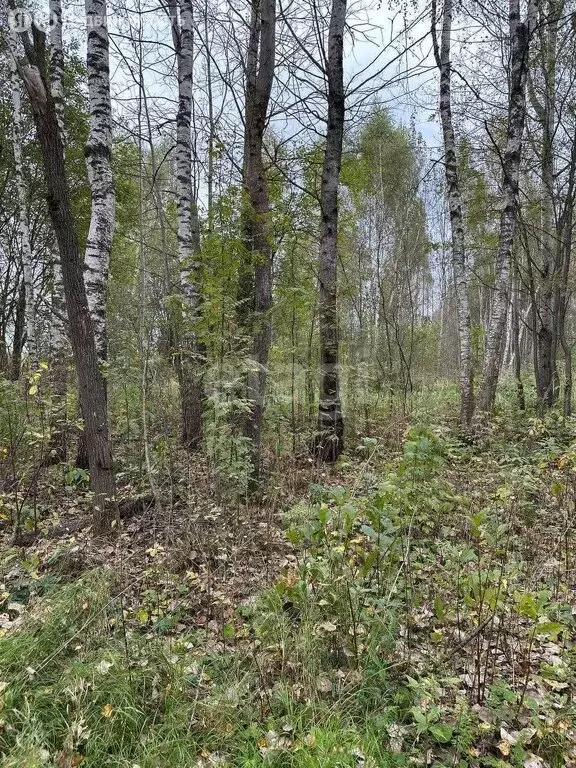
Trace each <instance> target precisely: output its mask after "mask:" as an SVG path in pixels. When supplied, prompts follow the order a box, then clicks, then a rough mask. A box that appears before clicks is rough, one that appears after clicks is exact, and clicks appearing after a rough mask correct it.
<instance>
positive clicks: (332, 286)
mask: <svg viewBox="0 0 576 768" xmlns="http://www.w3.org/2000/svg"><path fill="white" fill-rule="evenodd" d="M345 23H346V0H332V10H331V16H330V28H329V32H328V59H327V66H326V80H327V85H328V94H327V95H328V125H327V129H326V147H325V149H324V163H323V168H322V182H321V187H320V209H321V217H322V220H321V227H320V255H319V265H318V279H319V283H320V295H319V306H318V310H319V322H320V404H319V411H318V436H317V439H316V452H317V455H318V457H319V458H320V459H322V460H323V461H328V462H333V461H336V459H337V458H338V456H339V455H340V453H341V452H342V448H343V445H344V418H343V416H342V404H341V401H340V378H339V362H338V353H339V339H338V311H337V294H338V290H337V274H338V180H339V176H340V166H341V164H342V141H343V136H344V111H345V93H344V68H343V49H344V26H345Z"/></svg>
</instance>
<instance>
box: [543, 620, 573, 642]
mask: <svg viewBox="0 0 576 768" xmlns="http://www.w3.org/2000/svg"><path fill="white" fill-rule="evenodd" d="M565 629H566V627H565V626H564V624H561V623H560V622H559V621H544V622H542V624H538V625H537V626H536V632H537V633H538V634H539V635H546V636H547V637H549V638H550V639H551V640H556V638H557V637H558V635H559V634H560V632H563V631H564V630H565Z"/></svg>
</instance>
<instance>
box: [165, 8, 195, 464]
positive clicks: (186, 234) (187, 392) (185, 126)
mask: <svg viewBox="0 0 576 768" xmlns="http://www.w3.org/2000/svg"><path fill="white" fill-rule="evenodd" d="M168 9H169V12H170V20H171V27H172V40H173V43H174V49H175V52H176V64H177V70H178V114H177V116H176V209H177V217H178V257H179V271H180V290H181V295H182V324H181V326H182V327H181V328H180V339H179V353H178V360H177V362H178V366H179V378H180V398H181V406H182V442H183V444H184V445H185V446H186V447H187V448H190V449H193V448H196V447H197V446H198V444H199V443H200V440H201V436H202V400H203V393H202V383H201V378H200V376H199V375H198V367H199V365H200V359H199V355H198V347H197V343H196V338H195V332H194V327H195V324H196V322H197V319H198V310H199V292H198V287H197V283H196V281H197V279H198V274H199V268H200V265H199V252H200V231H199V224H198V214H197V211H196V201H195V198H194V186H193V180H192V139H191V125H192V88H193V66H194V36H193V28H194V16H193V6H192V2H191V0H178V1H177V0H169V3H168Z"/></svg>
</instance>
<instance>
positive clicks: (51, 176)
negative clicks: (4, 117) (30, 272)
mask: <svg viewBox="0 0 576 768" xmlns="http://www.w3.org/2000/svg"><path fill="white" fill-rule="evenodd" d="M104 10H105V7H104ZM91 31H93V29H92V30H91ZM21 37H22V40H23V43H24V48H25V52H26V57H27V61H26V63H24V64H22V65H20V66H19V72H20V74H21V76H22V78H23V80H24V84H25V86H26V90H27V92H28V96H29V98H30V102H31V105H32V112H33V115H34V122H35V125H36V134H37V137H38V143H39V145H40V150H41V153H42V161H43V165H44V177H45V183H46V193H47V202H48V212H49V214H50V218H51V221H52V226H53V227H54V232H55V234H56V238H57V241H58V248H59V252H60V261H61V266H62V281H63V285H64V294H65V299H66V307H67V312H68V322H69V328H70V341H71V343H72V351H73V355H74V363H75V366H76V374H77V377H78V392H79V400H80V407H81V410H82V416H83V419H84V429H85V434H86V443H87V447H88V455H89V464H90V485H91V488H92V491H93V492H94V529H95V531H96V532H99V533H100V532H107V531H109V530H110V528H111V526H112V523H113V521H115V520H117V507H116V504H115V500H114V495H115V489H114V472H113V468H112V452H111V446H110V436H109V431H108V416H107V409H106V386H105V381H104V377H103V374H102V371H101V370H100V367H99V365H98V354H97V351H96V342H95V333H94V327H93V323H92V318H91V315H90V311H89V308H88V299H87V296H86V288H85V285H84V275H83V266H82V259H81V256H80V249H79V247H78V239H77V234H76V226H75V221H74V217H73V214H72V208H71V205H70V190H69V186H68V182H67V178H66V168H65V163H64V149H63V142H62V138H61V136H60V129H59V126H58V117H57V111H56V106H55V104H54V99H53V97H52V94H51V90H50V86H49V82H48V74H47V71H46V40H45V35H44V33H43V32H41V31H40V30H38V28H36V27H32V37H30V35H29V33H26V32H25V33H22V35H21Z"/></svg>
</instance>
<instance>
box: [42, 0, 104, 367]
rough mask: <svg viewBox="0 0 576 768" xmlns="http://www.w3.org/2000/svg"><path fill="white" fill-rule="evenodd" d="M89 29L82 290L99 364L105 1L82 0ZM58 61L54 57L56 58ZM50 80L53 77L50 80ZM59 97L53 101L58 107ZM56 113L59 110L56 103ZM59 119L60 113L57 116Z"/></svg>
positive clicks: (101, 346)
mask: <svg viewBox="0 0 576 768" xmlns="http://www.w3.org/2000/svg"><path fill="white" fill-rule="evenodd" d="M85 6H86V25H87V29H88V41H87V57H86V67H87V72H88V100H89V110H90V129H89V133H88V142H87V144H86V148H85V156H86V167H87V169H88V181H89V184H90V193H91V197H92V209H91V216H90V228H89V230H88V240H87V242H86V252H85V255H84V264H85V283H86V294H87V296H88V307H89V309H90V314H91V316H92V322H93V325H94V333H95V338H96V350H97V352H98V359H99V361H100V363H104V362H105V361H106V360H107V358H108V335H107V330H106V296H107V288H108V270H109V264H110V252H111V250H112V238H113V236H114V223H115V205H116V198H115V194H114V183H113V179H112V166H111V162H110V161H111V155H112V106H111V102H110V66H109V56H108V27H107V25H106V18H107V17H106V0H86V3H85ZM57 60H58V57H57ZM53 82H54V80H53ZM56 104H57V102H56V101H54V105H55V106H56ZM56 115H57V117H58V109H57V108H56ZM60 119H61V116H60Z"/></svg>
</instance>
